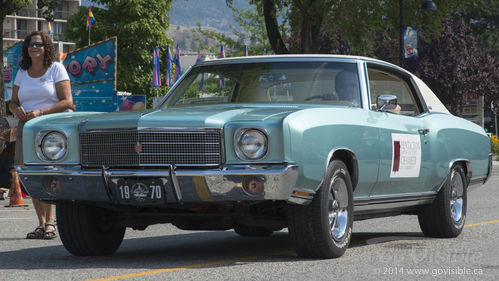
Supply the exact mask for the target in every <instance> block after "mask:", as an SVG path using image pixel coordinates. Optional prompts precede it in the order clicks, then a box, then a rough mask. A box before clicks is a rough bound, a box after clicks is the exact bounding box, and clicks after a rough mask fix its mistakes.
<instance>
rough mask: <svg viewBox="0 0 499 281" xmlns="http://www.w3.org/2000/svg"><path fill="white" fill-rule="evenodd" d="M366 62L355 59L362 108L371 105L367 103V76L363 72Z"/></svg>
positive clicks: (368, 107) (367, 107)
mask: <svg viewBox="0 0 499 281" xmlns="http://www.w3.org/2000/svg"><path fill="white" fill-rule="evenodd" d="M365 69H366V63H365V62H364V61H357V73H358V75H359V80H360V81H359V83H360V94H361V100H362V108H363V109H367V110H369V109H370V107H371V105H370V104H369V98H368V96H369V91H368V85H367V84H368V83H367V77H366V73H365Z"/></svg>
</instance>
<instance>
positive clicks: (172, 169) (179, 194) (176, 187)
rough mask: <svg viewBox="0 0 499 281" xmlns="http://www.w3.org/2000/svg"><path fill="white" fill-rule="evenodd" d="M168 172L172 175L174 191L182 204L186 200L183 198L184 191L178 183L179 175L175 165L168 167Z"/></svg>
mask: <svg viewBox="0 0 499 281" xmlns="http://www.w3.org/2000/svg"><path fill="white" fill-rule="evenodd" d="M168 174H169V175H170V180H171V181H172V187H173V193H174V194H175V198H176V199H177V202H178V203H179V204H180V205H182V204H183V203H184V202H183V200H182V192H181V191H180V185H179V184H178V179H177V175H176V174H175V167H174V166H173V165H172V166H170V167H168Z"/></svg>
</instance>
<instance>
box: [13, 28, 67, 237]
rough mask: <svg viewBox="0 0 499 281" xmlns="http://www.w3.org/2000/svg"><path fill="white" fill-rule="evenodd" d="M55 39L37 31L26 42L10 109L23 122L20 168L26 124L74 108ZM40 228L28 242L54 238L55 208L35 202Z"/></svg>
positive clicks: (19, 139) (20, 127) (19, 136)
mask: <svg viewBox="0 0 499 281" xmlns="http://www.w3.org/2000/svg"><path fill="white" fill-rule="evenodd" d="M55 60H56V57H55V48H54V44H53V43H52V40H51V39H50V37H49V36H48V34H47V33H45V32H43V31H34V32H32V33H31V34H29V35H28V36H26V38H25V39H24V42H23V47H22V59H21V62H20V63H19V65H20V68H21V69H20V70H19V71H18V72H17V75H16V79H15V81H14V88H13V90H12V99H11V101H10V104H9V109H10V111H11V112H12V114H14V116H16V117H17V118H18V119H19V124H18V126H17V136H16V148H15V149H16V150H15V161H14V164H15V165H16V166H19V165H22V164H23V154H22V132H23V126H24V123H26V122H27V121H28V120H31V119H33V118H37V117H39V116H42V115H45V114H50V113H56V112H64V111H66V110H68V109H72V108H73V97H72V96H71V84H70V81H69V76H68V73H67V71H66V69H65V68H64V66H63V65H62V64H61V63H59V62H56V61H55ZM32 201H33V206H34V207H35V211H36V215H37V216H38V222H39V225H38V226H37V227H36V228H35V230H34V231H32V232H30V233H28V234H27V235H26V238H27V239H53V238H55V237H57V234H56V231H55V219H54V206H53V205H52V204H48V203H44V202H41V201H39V200H37V199H34V198H33V199H32Z"/></svg>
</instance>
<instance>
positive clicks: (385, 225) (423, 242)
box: [0, 162, 499, 281]
mask: <svg viewBox="0 0 499 281" xmlns="http://www.w3.org/2000/svg"><path fill="white" fill-rule="evenodd" d="M468 196H469V197H468V200H469V201H468V215H467V220H466V223H467V224H466V228H465V229H464V231H463V233H462V234H461V235H460V236H459V237H458V238H455V239H431V238H425V237H423V236H422V234H421V231H420V229H419V226H418V222H417V217H415V216H398V217H391V218H383V219H374V220H367V221H360V222H354V236H353V240H352V245H351V246H350V247H349V249H348V250H347V252H346V254H345V255H344V256H343V257H341V258H339V259H333V260H310V259H301V258H298V257H297V255H296V253H295V252H294V250H293V248H292V245H291V242H290V240H289V237H288V233H287V231H286V230H283V231H281V232H278V233H275V234H274V235H272V236H271V237H268V238H242V237H239V236H238V235H237V234H235V233H234V232H233V231H223V232H189V231H182V230H178V229H176V228H175V227H173V226H170V225H155V226H151V227H149V228H147V229H146V230H145V231H133V230H127V233H126V236H125V240H124V241H123V244H122V245H121V247H120V248H119V250H118V251H117V252H116V253H115V254H114V255H112V256H107V257H75V256H72V255H70V254H69V253H68V252H67V251H66V250H65V249H64V247H63V246H62V243H61V241H60V240H59V238H57V239H54V240H51V241H47V240H26V239H24V237H25V235H26V233H27V232H29V231H31V230H33V228H34V227H35V226H36V225H37V222H36V216H35V212H34V209H33V207H32V205H31V200H29V199H25V203H26V204H28V205H29V206H28V207H27V208H23V207H16V208H6V207H4V206H5V205H7V204H8V201H0V280H9V281H10V280H18V281H22V280H217V281H218V280H338V279H341V280H499V246H498V245H499V203H498V202H499V162H495V170H494V174H493V177H492V178H491V179H490V180H489V182H488V183H487V184H486V185H483V186H481V187H479V188H477V189H475V190H473V191H472V192H470V193H469V194H468Z"/></svg>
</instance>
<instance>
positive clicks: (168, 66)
mask: <svg viewBox="0 0 499 281" xmlns="http://www.w3.org/2000/svg"><path fill="white" fill-rule="evenodd" d="M172 60H173V59H172V53H171V52H170V46H168V45H167V46H166V79H165V85H166V86H173V83H172Z"/></svg>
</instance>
